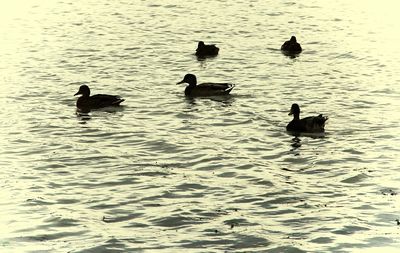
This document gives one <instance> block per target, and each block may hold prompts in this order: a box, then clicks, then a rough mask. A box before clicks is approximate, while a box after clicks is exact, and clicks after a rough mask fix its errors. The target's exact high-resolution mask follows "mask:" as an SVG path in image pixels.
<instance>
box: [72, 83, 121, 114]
mask: <svg viewBox="0 0 400 253" xmlns="http://www.w3.org/2000/svg"><path fill="white" fill-rule="evenodd" d="M79 94H81V95H82V96H80V97H79V98H78V100H77V101H76V107H78V108H79V109H83V110H90V109H99V108H103V107H108V106H119V104H120V103H122V102H123V101H125V99H122V98H121V97H120V96H114V95H105V94H97V95H93V96H90V89H89V86H87V85H81V87H79V91H78V92H77V93H76V94H75V95H74V96H76V95H79Z"/></svg>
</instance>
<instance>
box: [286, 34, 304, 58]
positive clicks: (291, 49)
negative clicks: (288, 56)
mask: <svg viewBox="0 0 400 253" xmlns="http://www.w3.org/2000/svg"><path fill="white" fill-rule="evenodd" d="M281 50H282V51H285V52H286V53H294V54H295V53H300V52H301V51H302V48H301V46H300V44H299V43H297V39H296V37H295V36H292V37H291V38H290V40H288V41H285V43H283V45H282V46H281Z"/></svg>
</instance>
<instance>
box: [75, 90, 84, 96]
mask: <svg viewBox="0 0 400 253" xmlns="http://www.w3.org/2000/svg"><path fill="white" fill-rule="evenodd" d="M79 94H82V93H80V92H79V91H78V92H77V93H75V95H74V96H76V95H79Z"/></svg>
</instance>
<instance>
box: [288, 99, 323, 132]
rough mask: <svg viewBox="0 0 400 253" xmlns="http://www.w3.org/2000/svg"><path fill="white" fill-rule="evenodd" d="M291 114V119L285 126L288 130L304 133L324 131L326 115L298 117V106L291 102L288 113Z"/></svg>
mask: <svg viewBox="0 0 400 253" xmlns="http://www.w3.org/2000/svg"><path fill="white" fill-rule="evenodd" d="M292 114H293V120H292V121H290V122H289V124H288V125H287V126H286V130H287V131H290V132H304V133H323V132H325V122H326V121H327V120H328V117H326V116H323V115H322V114H320V115H318V116H311V117H306V118H302V119H300V107H299V106H298V105H297V104H293V105H292V108H291V110H290V113H289V115H292Z"/></svg>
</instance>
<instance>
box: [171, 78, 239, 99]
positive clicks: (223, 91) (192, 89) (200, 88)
mask: <svg viewBox="0 0 400 253" xmlns="http://www.w3.org/2000/svg"><path fill="white" fill-rule="evenodd" d="M181 83H187V84H189V85H188V86H186V89H185V95H186V96H190V97H207V96H221V95H228V94H229V92H231V90H232V89H233V88H234V87H235V85H234V84H232V83H201V84H199V85H197V79H196V76H195V75H193V74H186V75H185V77H184V78H183V80H182V81H180V82H178V83H177V84H181Z"/></svg>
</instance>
